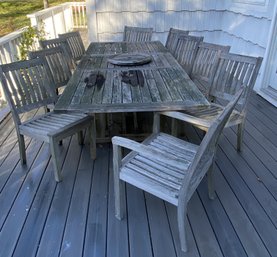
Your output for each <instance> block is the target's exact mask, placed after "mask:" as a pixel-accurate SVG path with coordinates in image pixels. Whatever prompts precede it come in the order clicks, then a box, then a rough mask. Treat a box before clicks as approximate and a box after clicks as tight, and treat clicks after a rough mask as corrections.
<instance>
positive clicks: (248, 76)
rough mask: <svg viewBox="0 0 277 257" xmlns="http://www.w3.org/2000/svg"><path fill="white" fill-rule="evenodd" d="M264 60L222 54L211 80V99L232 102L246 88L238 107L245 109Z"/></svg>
mask: <svg viewBox="0 0 277 257" xmlns="http://www.w3.org/2000/svg"><path fill="white" fill-rule="evenodd" d="M262 60H263V58H262V57H252V56H245V55H239V54H233V53H222V54H221V55H220V58H219V61H218V64H217V65H216V67H215V73H214V76H213V77H212V78H211V83H210V84H211V87H210V90H209V97H210V98H211V99H213V98H214V99H222V100H227V101H230V100H231V99H232V98H233V95H234V94H235V93H236V92H237V91H238V90H239V89H240V88H241V87H245V88H246V90H245V91H244V93H243V95H242V97H241V98H240V100H239V102H238V105H239V106H240V107H241V108H242V109H244V108H245V106H246V99H248V95H249V93H250V92H251V90H252V89H253V87H254V84H255V82H256V79H257V76H258V72H259V69H260V67H261V63H262Z"/></svg>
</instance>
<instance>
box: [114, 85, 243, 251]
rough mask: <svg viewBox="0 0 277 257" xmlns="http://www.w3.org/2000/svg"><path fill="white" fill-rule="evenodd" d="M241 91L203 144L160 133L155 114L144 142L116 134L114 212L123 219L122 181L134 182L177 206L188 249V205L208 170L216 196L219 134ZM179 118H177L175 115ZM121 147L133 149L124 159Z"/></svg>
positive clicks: (181, 233) (211, 192)
mask: <svg viewBox="0 0 277 257" xmlns="http://www.w3.org/2000/svg"><path fill="white" fill-rule="evenodd" d="M241 94H242V90H240V91H239V92H238V93H237V94H236V96H235V97H234V99H233V100H232V101H231V102H230V103H229V104H228V105H227V107H226V108H225V109H224V111H223V112H222V113H221V115H220V116H219V117H217V119H216V120H215V121H214V122H213V123H212V125H211V127H210V129H209V130H208V132H207V134H206V136H205V137H204V139H203V141H202V142H201V144H200V146H198V145H194V144H192V143H189V142H186V141H183V140H181V139H178V138H175V137H173V136H171V135H167V134H164V133H160V132H159V125H158V124H159V122H158V119H159V114H156V117H155V119H156V123H155V126H154V133H153V134H152V135H151V136H150V137H148V138H147V139H146V140H145V141H144V142H143V143H142V144H140V143H137V142H135V141H132V140H130V139H126V138H121V137H113V139H112V143H113V169H114V190H115V215H116V217H117V218H118V219H122V218H123V206H124V204H123V201H124V198H123V197H124V196H123V182H127V183H129V184H132V185H133V186H135V187H138V188H140V189H142V190H144V191H146V192H148V193H151V194H153V195H155V196H157V197H159V198H161V199H163V200H165V201H167V202H169V203H171V204H173V205H175V206H177V218H178V228H179V237H180V242H181V248H182V250H183V251H187V242H186V232H185V217H186V213H187V204H188V201H189V200H190V198H191V196H192V195H193V193H194V192H195V190H196V188H197V187H198V185H199V184H200V182H201V180H202V178H203V177H204V176H205V174H206V173H208V176H209V177H208V183H209V184H208V185H209V196H210V198H213V197H214V189H213V182H212V164H213V159H214V155H215V150H216V145H217V142H218V139H219V136H220V134H221V132H222V130H223V128H224V126H225V123H226V122H227V120H228V118H229V116H230V114H231V113H232V110H233V108H234V107H235V104H236V103H237V101H238V99H239V97H240V95H241ZM176 118H178V117H176ZM122 147H124V148H128V149H130V150H132V151H131V152H130V153H129V154H128V155H127V156H126V157H124V158H123V159H122V151H121V150H122V149H121V148H122Z"/></svg>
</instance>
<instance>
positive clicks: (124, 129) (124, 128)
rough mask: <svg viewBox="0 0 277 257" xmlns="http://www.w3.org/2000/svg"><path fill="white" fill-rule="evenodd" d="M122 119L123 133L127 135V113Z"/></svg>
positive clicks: (123, 114)
mask: <svg viewBox="0 0 277 257" xmlns="http://www.w3.org/2000/svg"><path fill="white" fill-rule="evenodd" d="M121 117H122V132H123V134H126V132H127V129H126V113H125V112H123V113H122V116H121Z"/></svg>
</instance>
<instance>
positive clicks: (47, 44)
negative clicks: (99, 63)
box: [39, 38, 76, 69]
mask: <svg viewBox="0 0 277 257" xmlns="http://www.w3.org/2000/svg"><path fill="white" fill-rule="evenodd" d="M39 45H40V47H41V49H49V48H53V47H57V46H63V48H64V49H65V50H66V51H67V53H68V55H69V56H70V59H71V62H72V63H73V68H74V69H75V68H76V66H75V60H74V58H73V55H72V52H71V49H70V46H69V44H68V42H67V40H66V39H65V38H53V39H46V40H40V41H39Z"/></svg>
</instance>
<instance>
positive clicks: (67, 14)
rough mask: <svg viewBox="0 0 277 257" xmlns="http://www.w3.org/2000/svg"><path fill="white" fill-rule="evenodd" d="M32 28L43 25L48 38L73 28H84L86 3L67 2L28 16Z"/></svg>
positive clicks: (85, 25) (85, 24) (85, 23)
mask: <svg viewBox="0 0 277 257" xmlns="http://www.w3.org/2000/svg"><path fill="white" fill-rule="evenodd" d="M27 17H29V18H30V20H31V25H32V26H40V24H43V25H44V30H45V32H46V35H47V37H48V38H56V37H58V34H61V33H65V32H68V31H71V30H72V29H75V28H86V27H87V19H86V3H85V2H68V3H64V4H60V5H58V6H55V7H51V8H47V9H44V10H41V11H39V12H36V13H33V14H28V15H27Z"/></svg>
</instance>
